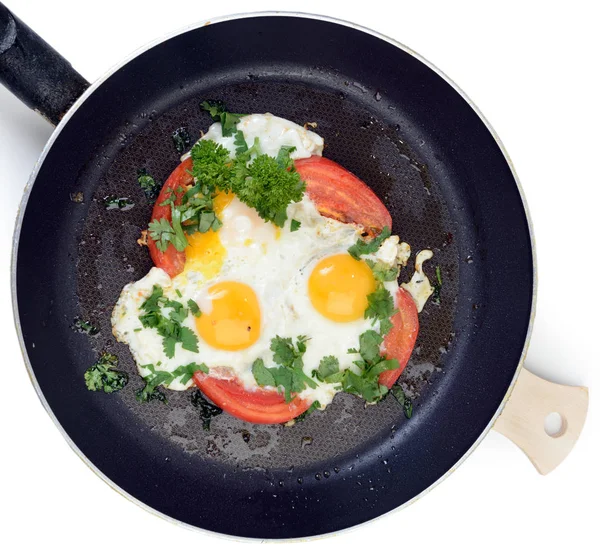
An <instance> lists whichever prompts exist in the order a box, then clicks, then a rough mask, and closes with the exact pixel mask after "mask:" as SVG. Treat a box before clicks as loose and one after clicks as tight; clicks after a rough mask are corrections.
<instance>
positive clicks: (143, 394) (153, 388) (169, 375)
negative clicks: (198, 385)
mask: <svg viewBox="0 0 600 552" xmlns="http://www.w3.org/2000/svg"><path fill="white" fill-rule="evenodd" d="M142 368H145V369H146V370H149V371H150V373H149V374H148V375H147V376H144V377H143V379H144V381H145V382H146V385H145V386H144V387H142V388H141V389H138V390H137V391H136V393H135V398H136V399H137V400H138V401H139V402H149V401H152V400H159V401H161V402H163V403H165V404H166V403H167V402H168V401H167V397H166V395H165V394H164V393H163V392H162V391H161V390H160V389H158V386H159V385H165V386H166V385H170V384H171V383H172V382H173V381H174V380H175V379H177V378H181V379H180V381H181V383H182V384H183V385H185V384H186V383H187V382H188V381H190V379H192V376H193V375H194V374H195V373H196V372H204V373H205V374H208V366H206V364H204V363H202V364H196V363H195V362H191V363H190V364H186V365H183V366H179V367H178V368H176V369H175V370H173V371H172V372H165V371H164V370H156V369H155V368H154V365H153V364H146V365H144V366H142Z"/></svg>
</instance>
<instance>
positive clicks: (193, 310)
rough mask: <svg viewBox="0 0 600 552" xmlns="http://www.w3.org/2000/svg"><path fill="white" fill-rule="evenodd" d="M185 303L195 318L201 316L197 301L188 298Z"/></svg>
mask: <svg viewBox="0 0 600 552" xmlns="http://www.w3.org/2000/svg"><path fill="white" fill-rule="evenodd" d="M187 305H188V308H189V309H190V312H191V313H192V314H193V315H194V316H195V317H196V318H199V317H200V316H202V312H201V311H200V307H199V306H198V303H196V301H194V300H193V299H188V302H187Z"/></svg>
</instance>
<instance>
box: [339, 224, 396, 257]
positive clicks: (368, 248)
mask: <svg viewBox="0 0 600 552" xmlns="http://www.w3.org/2000/svg"><path fill="white" fill-rule="evenodd" d="M391 235H392V231H391V230H390V228H389V227H388V226H384V228H383V230H382V231H381V233H380V234H379V236H377V237H375V238H373V239H372V240H370V241H368V242H367V241H364V240H358V241H357V242H356V244H354V245H353V246H352V247H350V248H349V249H348V253H350V255H352V256H353V257H354V258H355V259H356V260H357V261H358V260H359V259H360V257H361V256H362V255H369V254H371V253H376V252H377V250H378V249H379V248H380V247H381V244H382V243H383V242H384V241H385V240H386V239H387V238H389V237H390V236H391Z"/></svg>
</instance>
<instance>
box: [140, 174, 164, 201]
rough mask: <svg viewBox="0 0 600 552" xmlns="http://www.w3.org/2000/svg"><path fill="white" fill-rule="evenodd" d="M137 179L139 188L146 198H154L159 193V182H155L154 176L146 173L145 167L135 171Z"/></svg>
mask: <svg viewBox="0 0 600 552" xmlns="http://www.w3.org/2000/svg"><path fill="white" fill-rule="evenodd" d="M137 180H138V184H139V185H140V188H141V189H142V190H143V192H144V194H146V197H147V198H148V199H155V198H156V197H157V196H158V194H159V193H160V188H161V185H160V182H156V180H154V178H153V177H152V176H151V175H150V174H148V171H147V170H146V169H139V170H138V173H137Z"/></svg>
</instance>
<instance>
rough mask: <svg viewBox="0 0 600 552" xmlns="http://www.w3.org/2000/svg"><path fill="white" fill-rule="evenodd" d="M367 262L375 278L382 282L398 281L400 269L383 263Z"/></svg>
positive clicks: (367, 260)
mask: <svg viewBox="0 0 600 552" xmlns="http://www.w3.org/2000/svg"><path fill="white" fill-rule="evenodd" d="M365 262H366V263H367V264H368V265H369V267H370V268H371V270H372V271H373V276H375V279H376V280H378V281H380V282H392V281H394V280H397V279H398V272H399V270H398V267H397V266H390V265H388V264H386V263H384V262H381V261H373V260H372V259H365Z"/></svg>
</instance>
